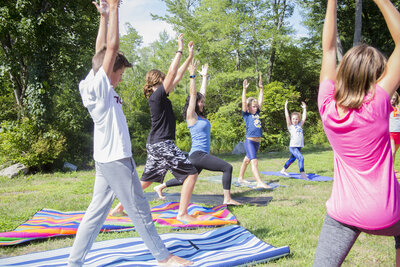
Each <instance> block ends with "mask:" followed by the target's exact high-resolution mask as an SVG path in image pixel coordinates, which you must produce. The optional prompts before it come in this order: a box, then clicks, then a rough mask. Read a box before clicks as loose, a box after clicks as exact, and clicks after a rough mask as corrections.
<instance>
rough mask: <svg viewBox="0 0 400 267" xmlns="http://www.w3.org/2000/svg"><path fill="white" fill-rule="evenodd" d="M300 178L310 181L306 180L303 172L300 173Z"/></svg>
mask: <svg viewBox="0 0 400 267" xmlns="http://www.w3.org/2000/svg"><path fill="white" fill-rule="evenodd" d="M300 176H301V178H302V179H305V180H310V179H308V177H307V174H305V173H304V172H301V173H300Z"/></svg>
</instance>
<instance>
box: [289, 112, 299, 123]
mask: <svg viewBox="0 0 400 267" xmlns="http://www.w3.org/2000/svg"><path fill="white" fill-rule="evenodd" d="M293 116H297V117H299V121H300V120H301V114H300V112H297V111H294V112H292V114H291V115H290V118H293Z"/></svg>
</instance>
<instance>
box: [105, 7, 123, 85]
mask: <svg viewBox="0 0 400 267" xmlns="http://www.w3.org/2000/svg"><path fill="white" fill-rule="evenodd" d="M107 3H108V7H109V10H110V11H109V21H108V31H107V49H106V54H105V56H104V61H103V69H104V71H105V72H106V74H107V76H108V77H109V78H110V77H111V73H112V71H113V67H114V62H115V57H116V55H117V52H118V49H119V25H118V5H119V0H107Z"/></svg>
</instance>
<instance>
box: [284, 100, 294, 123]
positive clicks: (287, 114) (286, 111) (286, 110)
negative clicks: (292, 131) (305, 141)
mask: <svg viewBox="0 0 400 267" xmlns="http://www.w3.org/2000/svg"><path fill="white" fill-rule="evenodd" d="M287 105H288V101H287V100H286V102H285V118H286V125H287V127H289V126H290V125H292V122H291V121H290V116H289V110H288V108H287Z"/></svg>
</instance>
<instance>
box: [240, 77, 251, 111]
mask: <svg viewBox="0 0 400 267" xmlns="http://www.w3.org/2000/svg"><path fill="white" fill-rule="evenodd" d="M247 87H249V83H248V82H247V79H244V81H243V93H242V111H243V112H246V111H247V97H246V94H247Z"/></svg>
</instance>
